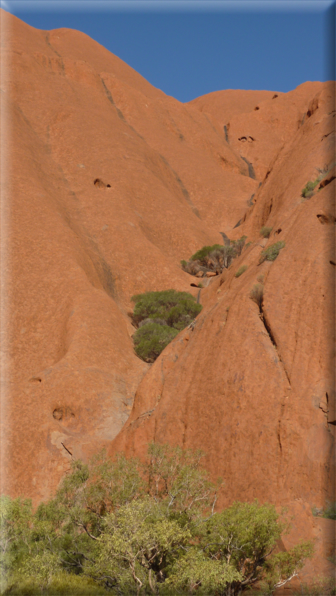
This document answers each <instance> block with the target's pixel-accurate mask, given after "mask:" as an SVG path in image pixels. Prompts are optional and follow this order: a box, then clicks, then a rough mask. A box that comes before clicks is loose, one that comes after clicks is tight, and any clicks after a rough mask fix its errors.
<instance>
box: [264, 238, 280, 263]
mask: <svg viewBox="0 0 336 596" xmlns="http://www.w3.org/2000/svg"><path fill="white" fill-rule="evenodd" d="M284 246H285V242H284V241H283V240H279V242H275V244H271V246H269V247H268V248H266V249H265V250H263V251H262V253H261V255H260V259H259V264H260V263H263V262H264V261H275V259H276V258H277V256H278V254H279V252H280V250H281V249H282V248H284Z"/></svg>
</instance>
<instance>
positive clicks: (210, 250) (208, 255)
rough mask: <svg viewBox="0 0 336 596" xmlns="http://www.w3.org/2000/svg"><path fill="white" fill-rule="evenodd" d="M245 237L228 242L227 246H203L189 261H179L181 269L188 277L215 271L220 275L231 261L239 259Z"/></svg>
mask: <svg viewBox="0 0 336 596" xmlns="http://www.w3.org/2000/svg"><path fill="white" fill-rule="evenodd" d="M246 238H247V236H242V237H241V238H239V239H238V240H230V241H229V244H225V245H224V246H222V245H221V244H213V245H212V246H203V248H201V249H200V250H198V251H197V252H195V254H194V255H192V257H190V259H189V261H185V260H183V261H181V265H182V269H183V270H184V271H186V272H187V273H189V274H190V275H196V274H197V273H199V272H200V271H202V272H203V274H205V273H206V272H207V271H216V272H217V273H221V272H222V270H223V269H225V268H226V269H227V268H228V267H229V266H230V264H231V262H232V260H233V259H235V258H236V257H239V256H240V255H241V253H242V251H243V248H244V246H245V241H246Z"/></svg>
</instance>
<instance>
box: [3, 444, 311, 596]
mask: <svg viewBox="0 0 336 596" xmlns="http://www.w3.org/2000/svg"><path fill="white" fill-rule="evenodd" d="M201 460H202V453H201V452H193V451H191V450H183V449H181V448H179V447H170V446H168V445H158V444H151V445H150V446H149V449H148V455H147V459H146V461H145V462H140V461H139V460H137V459H126V457H125V456H124V455H122V454H120V455H118V456H117V457H116V458H115V459H114V460H111V459H109V458H107V456H106V454H105V452H101V453H99V454H98V455H97V456H95V457H94V458H92V460H91V461H90V462H89V463H88V464H84V463H83V462H81V461H74V462H73V463H72V470H71V472H70V473H69V474H68V475H67V476H66V477H65V478H64V480H63V482H62V483H61V485H60V487H59V489H58V491H57V493H56V495H55V497H54V498H53V499H52V500H50V501H49V502H47V503H41V504H40V505H39V507H38V508H37V509H36V511H33V509H32V506H31V502H30V501H29V500H27V499H26V500H24V499H10V498H9V497H5V496H3V497H1V499H0V514H1V567H2V592H1V593H3V594H4V595H6V596H7V595H8V596H9V595H19V594H20V595H26V596H37V595H39V594H41V595H47V596H51V595H54V594H55V595H56V594H57V595H58V594H64V595H67V594H69V595H70V594H71V595H74V596H76V595H78V596H79V595H83V596H84V595H85V594H87V595H92V596H95V595H96V594H97V595H100V594H113V595H115V596H131V595H134V596H140V595H150V594H152V595H153V594H154V595H157V596H159V595H166V596H168V595H178V594H181V595H182V594H197V596H198V595H201V594H203V595H209V596H211V595H213V596H240V595H241V594H243V593H244V592H245V591H246V590H247V589H248V588H253V587H257V586H258V588H259V594H260V593H263V594H265V595H266V594H272V593H273V591H274V589H275V588H276V587H278V586H281V585H284V584H285V583H286V582H287V581H288V580H289V578H291V577H293V576H294V575H296V574H297V572H298V570H299V569H300V568H301V567H302V566H303V564H304V562H305V560H306V559H307V557H309V556H311V555H312V552H313V547H312V544H311V543H309V542H302V543H299V544H298V545H296V546H295V547H294V548H292V549H291V550H289V551H286V552H277V550H276V545H277V542H278V540H279V538H280V536H281V534H282V533H283V532H284V531H286V530H287V529H288V523H287V522H286V520H285V518H284V516H283V515H282V514H279V513H277V512H276V510H275V508H274V506H273V505H270V504H260V503H258V501H254V502H253V503H240V502H236V503H233V504H232V505H231V506H230V507H228V508H226V509H224V510H223V511H219V512H216V511H215V504H216V498H217V492H218V489H219V488H220V487H221V485H222V482H221V481H220V480H219V481H218V482H217V483H216V484H214V483H212V482H210V480H209V477H208V474H207V472H206V471H205V469H204V468H203V467H202V465H201ZM260 590H262V592H260ZM250 593H251V592H250Z"/></svg>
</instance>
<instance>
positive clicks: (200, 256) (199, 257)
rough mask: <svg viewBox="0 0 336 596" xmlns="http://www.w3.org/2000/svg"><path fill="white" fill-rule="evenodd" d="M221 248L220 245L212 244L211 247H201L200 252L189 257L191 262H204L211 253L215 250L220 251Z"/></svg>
mask: <svg viewBox="0 0 336 596" xmlns="http://www.w3.org/2000/svg"><path fill="white" fill-rule="evenodd" d="M222 248H223V246H222V245H221V244H213V245H212V246H203V248H201V249H200V250H198V251H197V252H195V254H194V255H193V256H192V257H190V260H191V261H201V262H202V261H204V259H205V257H207V256H208V255H209V254H210V253H211V252H213V251H214V250H216V249H222Z"/></svg>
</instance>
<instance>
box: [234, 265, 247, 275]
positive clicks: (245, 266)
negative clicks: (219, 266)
mask: <svg viewBox="0 0 336 596" xmlns="http://www.w3.org/2000/svg"><path fill="white" fill-rule="evenodd" d="M246 269H247V265H242V266H241V267H239V269H238V271H236V273H235V277H240V276H241V275H243V273H245V271H246Z"/></svg>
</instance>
